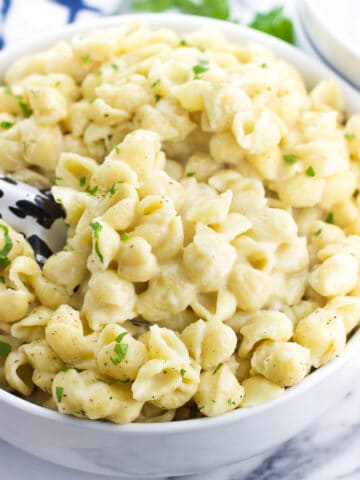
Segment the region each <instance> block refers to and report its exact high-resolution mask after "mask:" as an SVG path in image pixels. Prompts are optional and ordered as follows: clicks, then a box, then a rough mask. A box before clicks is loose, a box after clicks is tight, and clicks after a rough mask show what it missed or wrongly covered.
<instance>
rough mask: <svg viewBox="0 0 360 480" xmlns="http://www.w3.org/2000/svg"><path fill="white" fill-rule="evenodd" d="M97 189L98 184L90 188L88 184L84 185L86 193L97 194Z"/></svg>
mask: <svg viewBox="0 0 360 480" xmlns="http://www.w3.org/2000/svg"><path fill="white" fill-rule="evenodd" d="M98 190H99V185H95V187H93V188H91V187H90V185H88V186H87V187H86V190H85V192H86V193H88V194H89V195H93V196H95V195H96V194H97V191H98Z"/></svg>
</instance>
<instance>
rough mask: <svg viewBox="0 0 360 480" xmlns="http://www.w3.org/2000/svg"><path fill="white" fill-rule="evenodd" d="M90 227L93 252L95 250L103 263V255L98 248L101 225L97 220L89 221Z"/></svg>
mask: <svg viewBox="0 0 360 480" xmlns="http://www.w3.org/2000/svg"><path fill="white" fill-rule="evenodd" d="M90 228H91V229H92V231H93V232H94V239H95V252H96V254H97V256H98V257H99V260H100V262H101V263H104V257H103V255H102V253H101V251H100V248H99V233H100V232H101V230H102V228H103V227H102V225H101V223H99V222H92V223H90Z"/></svg>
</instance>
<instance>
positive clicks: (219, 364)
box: [212, 362, 223, 375]
mask: <svg viewBox="0 0 360 480" xmlns="http://www.w3.org/2000/svg"><path fill="white" fill-rule="evenodd" d="M222 366H223V363H222V362H220V363H218V364H217V365H216V367H215V368H214V371H213V372H212V374H213V375H215V374H216V373H217V372H218V371H219V370H220V368H221V367H222Z"/></svg>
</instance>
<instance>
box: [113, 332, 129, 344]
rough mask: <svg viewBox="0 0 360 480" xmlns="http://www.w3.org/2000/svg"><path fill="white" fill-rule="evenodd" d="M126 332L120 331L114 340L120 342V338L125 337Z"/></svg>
mask: <svg viewBox="0 0 360 480" xmlns="http://www.w3.org/2000/svg"><path fill="white" fill-rule="evenodd" d="M127 333H128V332H123V333H120V335H118V336H117V337H116V338H115V342H117V343H120V342H121V340H122V339H123V338H124V337H125V335H127Z"/></svg>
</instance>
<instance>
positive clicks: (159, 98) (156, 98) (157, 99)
mask: <svg viewBox="0 0 360 480" xmlns="http://www.w3.org/2000/svg"><path fill="white" fill-rule="evenodd" d="M154 98H155V101H156V102H158V101H159V100H161V95H159V94H158V93H157V94H156V95H154Z"/></svg>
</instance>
